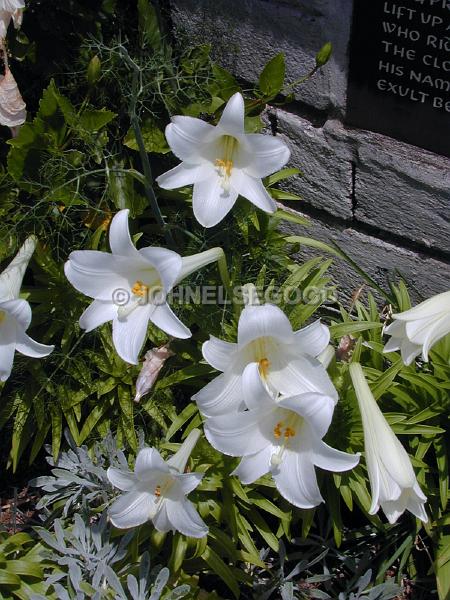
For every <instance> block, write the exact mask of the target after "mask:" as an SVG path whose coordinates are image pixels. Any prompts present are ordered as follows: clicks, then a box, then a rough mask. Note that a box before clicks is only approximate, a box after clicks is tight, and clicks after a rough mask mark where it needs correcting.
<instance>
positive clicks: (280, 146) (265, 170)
mask: <svg viewBox="0 0 450 600" xmlns="http://www.w3.org/2000/svg"><path fill="white" fill-rule="evenodd" d="M245 141H246V143H247V144H248V146H249V152H250V153H251V154H252V158H253V160H252V163H251V165H250V166H249V167H248V168H247V173H248V174H249V175H251V176H252V177H259V178H261V177H267V175H270V174H271V173H275V171H278V170H279V169H281V168H282V167H284V165H285V164H286V163H287V162H288V161H289V158H290V155H291V152H290V150H289V148H288V147H287V146H286V144H285V143H284V142H282V141H281V140H280V139H279V138H277V137H274V136H270V135H263V134H261V133H252V134H249V135H246V136H245Z"/></svg>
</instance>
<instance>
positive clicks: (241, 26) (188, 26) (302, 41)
mask: <svg viewBox="0 0 450 600" xmlns="http://www.w3.org/2000/svg"><path fill="white" fill-rule="evenodd" d="M171 7H172V20H173V22H174V25H175V28H176V29H177V30H179V31H181V32H186V33H187V34H188V35H189V39H190V40H191V41H193V42H199V41H200V42H210V43H212V45H213V49H214V53H215V56H216V57H217V59H218V60H219V62H220V63H221V64H222V65H223V66H224V67H227V68H229V69H230V70H231V71H233V72H234V73H235V74H236V75H238V76H239V77H243V78H244V79H246V80H248V81H255V82H256V81H257V80H258V76H259V73H260V72H261V70H262V68H263V67H264V65H265V64H266V63H267V61H268V60H270V59H271V58H273V56H275V55H276V54H278V53H279V52H284V53H285V55H286V64H287V81H288V82H293V81H295V80H298V79H300V78H301V77H303V76H304V75H305V74H306V73H308V72H309V71H310V70H311V69H312V67H314V64H315V55H316V53H317V51H318V50H319V49H320V48H321V47H322V45H323V44H325V43H326V42H329V41H330V42H331V43H332V44H333V57H332V59H331V60H330V62H329V63H328V65H326V66H325V68H324V69H322V70H321V71H320V72H319V73H318V74H317V75H316V76H315V77H314V78H313V79H311V80H310V81H308V82H307V83H305V84H304V85H302V86H299V87H298V88H297V90H298V92H297V95H296V97H297V98H298V99H299V100H301V101H302V102H305V103H306V104H308V105H310V106H313V107H315V108H317V109H319V110H328V111H330V110H333V111H338V112H339V111H340V112H343V110H344V108H345V102H346V88H347V70H348V40H349V36H350V26H351V17H352V3H351V2H350V1H349V0H315V1H314V2H311V1H310V0H279V1H275V2H274V1H273V0H172V2H171Z"/></svg>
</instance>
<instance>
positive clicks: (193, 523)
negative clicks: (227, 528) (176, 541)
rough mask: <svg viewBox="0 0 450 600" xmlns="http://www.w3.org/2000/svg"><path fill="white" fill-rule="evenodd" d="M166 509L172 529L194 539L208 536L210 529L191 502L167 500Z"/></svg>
mask: <svg viewBox="0 0 450 600" xmlns="http://www.w3.org/2000/svg"><path fill="white" fill-rule="evenodd" d="M165 507H166V510H167V518H168V520H169V521H170V523H171V525H172V527H173V528H174V529H176V530H177V531H179V532H180V533H182V534H183V535H187V536H188V537H193V538H202V537H205V535H208V527H207V526H206V524H205V523H204V521H203V520H202V519H201V517H200V515H199V514H198V512H197V511H196V510H195V508H194V505H193V504H192V502H190V501H189V500H186V499H183V500H179V501H174V500H171V499H170V498H167V499H166V501H165Z"/></svg>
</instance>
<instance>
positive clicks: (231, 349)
mask: <svg viewBox="0 0 450 600" xmlns="http://www.w3.org/2000/svg"><path fill="white" fill-rule="evenodd" d="M236 352H237V344H234V343H232V342H225V341H224V340H220V339H219V338H216V337H215V336H213V335H210V336H209V340H207V341H206V342H204V344H203V346H202V354H203V358H204V359H205V360H206V362H207V363H209V364H210V365H211V366H212V367H214V368H215V369H217V370H218V371H222V372H223V371H225V370H226V369H228V367H230V365H231V363H232V361H233V358H234V354H235V353H236Z"/></svg>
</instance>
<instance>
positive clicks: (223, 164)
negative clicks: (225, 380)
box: [215, 158, 233, 177]
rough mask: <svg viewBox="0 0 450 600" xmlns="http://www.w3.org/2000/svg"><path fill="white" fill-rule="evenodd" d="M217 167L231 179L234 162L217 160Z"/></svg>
mask: <svg viewBox="0 0 450 600" xmlns="http://www.w3.org/2000/svg"><path fill="white" fill-rule="evenodd" d="M215 164H216V167H219V169H221V171H222V174H223V175H225V176H226V177H231V169H232V168H233V161H232V160H229V159H223V158H217V159H216V162H215Z"/></svg>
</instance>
